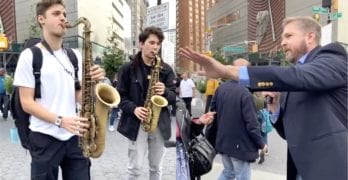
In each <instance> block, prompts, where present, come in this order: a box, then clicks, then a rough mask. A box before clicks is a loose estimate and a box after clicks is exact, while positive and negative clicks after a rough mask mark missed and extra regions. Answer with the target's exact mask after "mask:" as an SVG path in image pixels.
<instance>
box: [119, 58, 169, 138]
mask: <svg viewBox="0 0 348 180" xmlns="http://www.w3.org/2000/svg"><path fill="white" fill-rule="evenodd" d="M134 58H135V59H133V60H132V61H131V62H129V63H126V64H125V65H123V66H122V67H121V69H120V71H119V73H118V84H117V90H118V91H119V93H120V96H121V102H120V105H119V107H120V108H121V109H122V116H121V119H120V122H119V124H118V127H117V130H118V132H120V133H121V134H122V135H124V136H125V137H127V138H128V139H130V140H132V141H136V139H137V136H138V130H139V128H140V120H139V119H138V118H137V117H136V116H135V115H134V110H135V108H136V107H139V106H144V102H145V96H146V93H147V89H145V88H144V82H143V74H142V71H141V68H140V67H141V65H140V64H139V62H141V61H143V60H142V58H141V53H138V54H137V55H136V56H135V57H134ZM159 80H160V82H163V83H164V84H165V87H166V89H165V92H164V95H163V96H164V97H165V98H166V99H167V101H168V103H169V104H168V105H175V75H174V72H173V70H172V68H171V67H170V66H169V65H168V64H166V63H163V66H162V69H161V71H160V77H159ZM170 124H171V122H170V114H169V111H168V108H167V107H164V108H162V111H161V114H160V118H159V122H158V128H159V130H160V132H161V134H162V136H163V138H164V139H165V140H168V139H169V138H170V136H171V126H170Z"/></svg>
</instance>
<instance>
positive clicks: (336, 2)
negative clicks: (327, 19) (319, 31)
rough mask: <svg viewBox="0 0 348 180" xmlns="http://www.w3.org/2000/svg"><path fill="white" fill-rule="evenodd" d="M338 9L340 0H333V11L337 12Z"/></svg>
mask: <svg viewBox="0 0 348 180" xmlns="http://www.w3.org/2000/svg"><path fill="white" fill-rule="evenodd" d="M337 11H338V0H332V1H331V12H337Z"/></svg>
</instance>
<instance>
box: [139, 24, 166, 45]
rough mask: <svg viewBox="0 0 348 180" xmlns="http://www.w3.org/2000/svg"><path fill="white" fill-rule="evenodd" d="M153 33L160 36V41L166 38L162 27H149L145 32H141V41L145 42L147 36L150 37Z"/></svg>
mask: <svg viewBox="0 0 348 180" xmlns="http://www.w3.org/2000/svg"><path fill="white" fill-rule="evenodd" d="M151 34H153V35H155V36H157V37H158V40H159V42H160V43H162V41H163V39H164V35H163V31H162V29H161V28H158V27H154V26H151V27H147V28H145V29H144V31H143V32H141V33H140V35H139V42H142V43H144V42H145V41H146V39H147V38H149V36H150V35H151Z"/></svg>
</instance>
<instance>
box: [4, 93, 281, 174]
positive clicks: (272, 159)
mask: <svg viewBox="0 0 348 180" xmlns="http://www.w3.org/2000/svg"><path fill="white" fill-rule="evenodd" d="M196 94H197V96H196V98H194V99H193V101H192V114H193V116H194V117H197V116H199V115H201V114H202V113H203V107H204V101H203V100H202V96H201V95H200V94H199V93H198V92H197V93H196ZM172 118H173V117H172ZM172 122H173V123H172V134H173V133H174V132H175V131H174V130H175V129H174V127H175V123H174V118H173V121H172ZM13 127H14V124H13V120H12V119H11V118H9V119H7V120H6V121H5V120H3V119H2V118H0V138H1V141H0V147H1V148H2V149H1V151H0V159H1V161H0V180H13V179H16V180H27V179H28V178H29V175H30V161H31V158H30V155H29V152H27V151H25V150H24V149H23V148H22V147H21V146H20V144H19V143H13V142H11V139H10V129H11V128H13ZM106 139H107V142H106V147H105V151H104V153H103V155H102V156H101V157H100V158H98V159H92V167H91V174H92V179H93V180H116V179H117V180H118V179H120V180H124V179H126V177H127V173H126V172H127V159H128V158H127V139H126V138H124V137H123V136H122V135H120V134H119V133H117V132H116V131H115V132H107V138H106ZM172 140H174V136H172ZM175 157H176V154H175V148H168V149H166V154H165V158H164V161H163V180H175V173H176V171H175V160H176V159H175ZM222 169H223V166H222V162H221V158H220V156H219V155H218V156H216V158H215V162H214V166H213V169H212V170H211V172H209V173H208V174H206V175H205V176H203V178H202V179H203V180H213V179H217V178H218V176H219V175H220V173H221V171H222ZM143 174H144V179H148V165H147V160H146V161H145V163H144V168H143ZM285 174H286V144H285V142H284V141H283V140H282V139H281V138H280V137H279V136H278V134H277V133H276V132H275V131H272V132H271V133H270V134H269V155H268V156H266V161H265V162H264V163H263V164H262V165H259V164H257V163H253V164H252V180H265V179H267V180H285V179H286V178H285ZM60 179H61V178H60Z"/></svg>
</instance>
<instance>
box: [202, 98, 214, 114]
mask: <svg viewBox="0 0 348 180" xmlns="http://www.w3.org/2000/svg"><path fill="white" fill-rule="evenodd" d="M212 99H213V95H208V96H207V102H206V103H205V110H204V113H207V112H208V111H209V110H210V103H211V100H212Z"/></svg>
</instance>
